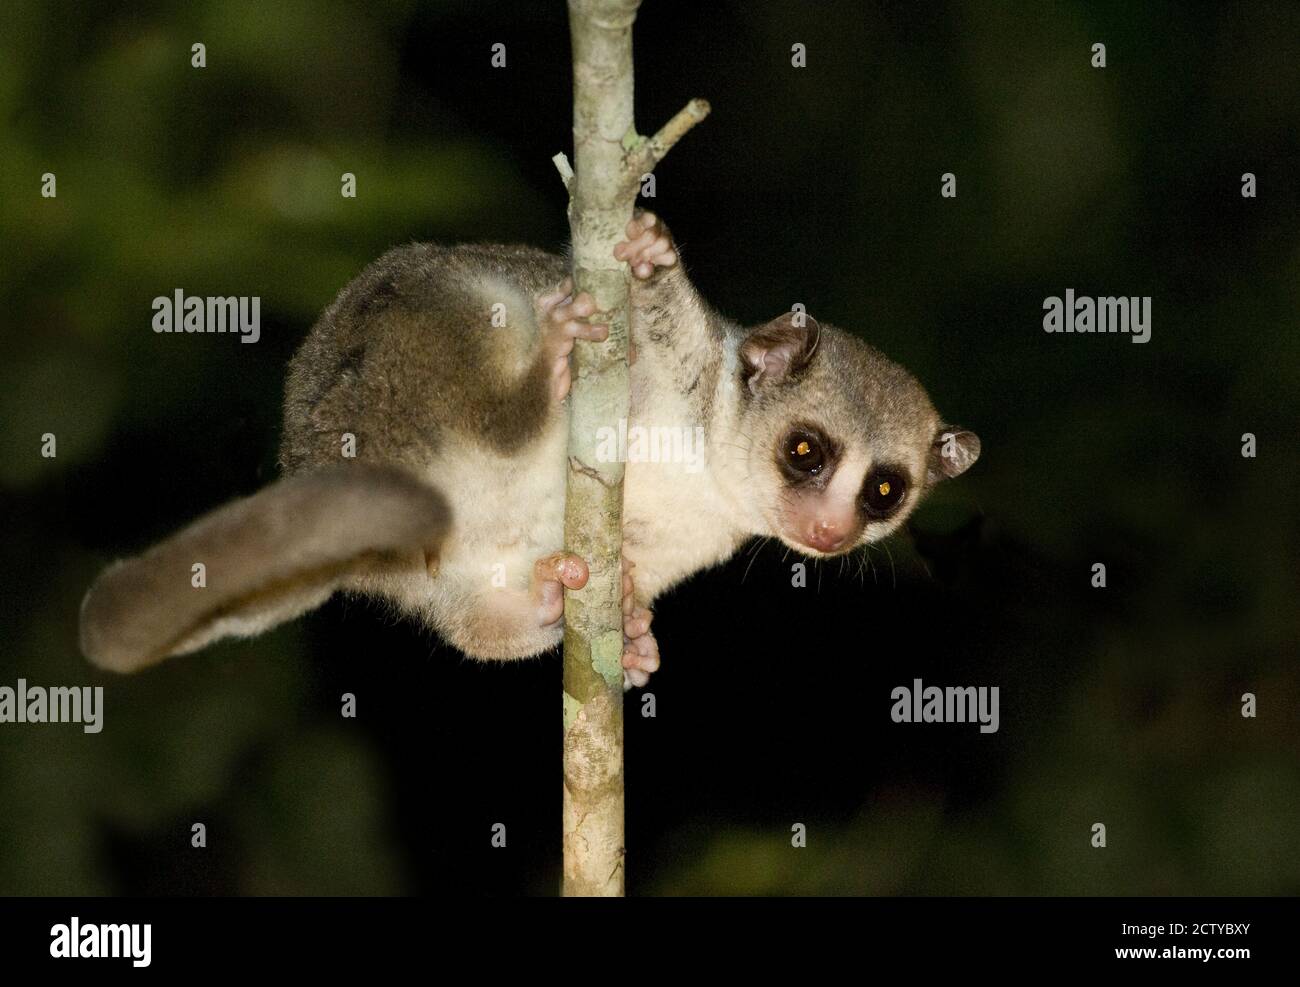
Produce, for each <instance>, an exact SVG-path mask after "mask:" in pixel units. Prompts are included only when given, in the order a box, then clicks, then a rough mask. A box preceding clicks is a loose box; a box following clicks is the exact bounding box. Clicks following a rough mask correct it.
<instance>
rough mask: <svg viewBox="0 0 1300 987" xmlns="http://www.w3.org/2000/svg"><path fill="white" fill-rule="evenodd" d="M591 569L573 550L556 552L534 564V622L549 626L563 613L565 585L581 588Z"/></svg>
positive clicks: (585, 582)
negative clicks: (535, 612) (535, 603)
mask: <svg viewBox="0 0 1300 987" xmlns="http://www.w3.org/2000/svg"><path fill="white" fill-rule="evenodd" d="M590 575H591V573H590V572H589V571H588V569H587V563H586V562H584V561H583V560H582V559H580V558H579V557H578V556H576V555H574V554H573V553H572V552H556V553H554V554H553V555H547V556H544V557H542V558H540V559H538V560H537V562H536V563H534V565H533V599H534V600H536V601H537V626H539V627H550V626H552V625H554V624H557V623H559V622H560V620H561V619H562V618H563V617H564V589H565V587H566V586H567V587H568V588H569V589H582V587H584V586H586V585H587V579H588V577H589V576H590Z"/></svg>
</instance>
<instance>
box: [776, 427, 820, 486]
mask: <svg viewBox="0 0 1300 987" xmlns="http://www.w3.org/2000/svg"><path fill="white" fill-rule="evenodd" d="M785 447H786V461H787V462H788V463H789V464H790V466H791V467H793V468H794V469H796V470H798V471H799V472H800V473H807V474H808V475H810V476H816V475H817V474H818V473H819V472H820V471H821V468H822V467H823V466H825V465H826V453H825V451H824V450H823V449H822V444H821V442H820V441H818V439H817V436H815V435H809V434H808V433H807V432H791V433H790V434H789V435H788V436H787V437H786V440H785Z"/></svg>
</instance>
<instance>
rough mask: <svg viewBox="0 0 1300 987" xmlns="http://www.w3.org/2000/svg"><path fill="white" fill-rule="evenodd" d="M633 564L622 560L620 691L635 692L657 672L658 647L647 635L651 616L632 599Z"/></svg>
mask: <svg viewBox="0 0 1300 987" xmlns="http://www.w3.org/2000/svg"><path fill="white" fill-rule="evenodd" d="M631 570H632V563H631V562H629V561H628V560H627V559H626V558H624V559H623V689H624V690H627V689H630V688H632V687H633V686H636V687H637V688H638V689H639V688H641V687H643V686H644V685H645V684H646V683H648V682H649V681H650V673H651V672H657V671H658V670H659V643H658V642H657V641H656V640H655V636H654V635H653V634H651V633H650V622H651V621H652V620H653V619H654V614H653V613H651V612H650V610H649V609H648V608H646V607H638V606H637V605H636V603H635V601H634V599H633V593H634V590H635V587H634V585H633V583H632V571H631Z"/></svg>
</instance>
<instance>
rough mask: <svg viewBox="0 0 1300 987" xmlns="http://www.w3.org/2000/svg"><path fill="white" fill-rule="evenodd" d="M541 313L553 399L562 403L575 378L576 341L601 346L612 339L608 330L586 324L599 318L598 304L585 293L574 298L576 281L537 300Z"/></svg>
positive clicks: (563, 284)
mask: <svg viewBox="0 0 1300 987" xmlns="http://www.w3.org/2000/svg"><path fill="white" fill-rule="evenodd" d="M537 307H538V309H539V310H540V311H541V313H542V326H541V330H542V354H543V359H545V360H546V361H547V362H548V363H549V364H550V367H551V395H552V396H553V397H554V398H555V400H556V401H563V400H564V398H565V397H566V396H567V395H568V393H569V387H570V385H571V384H572V383H573V378H572V375H571V372H570V370H569V354H570V353H572V352H573V341H574V340H575V339H587V340H591V341H592V342H597V343H598V342H601V341H602V340H604V339H608V338H609V326H607V325H604V324H603V323H591V322H588V321H586V320H587V319H589V318H590V317H591V316H593V315H595V314H596V300H595V299H594V298H592V297H591V295H589V294H587V292H585V291H584V292H582V293H581V294H579V295H578V296H577V297H576V298H575V297H574V295H573V279H572V278H565V279H564V280H563V281H561V282H560V283H559V284H558V285H557V286H556V287H555V288H554V289H553V290H552V291H549V292H547V293H546V294H544V295H539V296H538V297H537Z"/></svg>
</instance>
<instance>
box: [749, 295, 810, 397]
mask: <svg viewBox="0 0 1300 987" xmlns="http://www.w3.org/2000/svg"><path fill="white" fill-rule="evenodd" d="M805 321H806V323H807V324H799V323H804V322H805ZM820 338H821V330H820V328H819V327H818V325H817V320H816V319H814V318H813V317H812V316H811V315H806V314H804V313H802V312H800V313H797V314H796V313H794V312H786V313H784V314H782V315H779V316H777V317H776V318H775V319H773V320H772V321H771V322H768V323H767V324H765V325H761V326H759V327H758V328H757V329H754V330H752V331H751V332H750V333H749V335H748V336H746V337H745V341H744V342H743V343H741V344H740V358H741V360H742V361H743V364H744V367H743V369H744V373H745V375H746V376H745V380H746V383H747V384H748V385H749V389H750V390H751V391H752V392H754V393H755V394H757V393H758V389H759V388H760V387H764V386H766V385H768V384H773V383H777V382H779V381H783V380H790V379H792V378H794V377H797V376H798V375H799V373H800V371H802V370H803V369H804V368H805V367H807V366H808V364H809V363H810V362H811V361H812V358H813V354H814V353H816V352H817V342H818V340H819V339H820Z"/></svg>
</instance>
